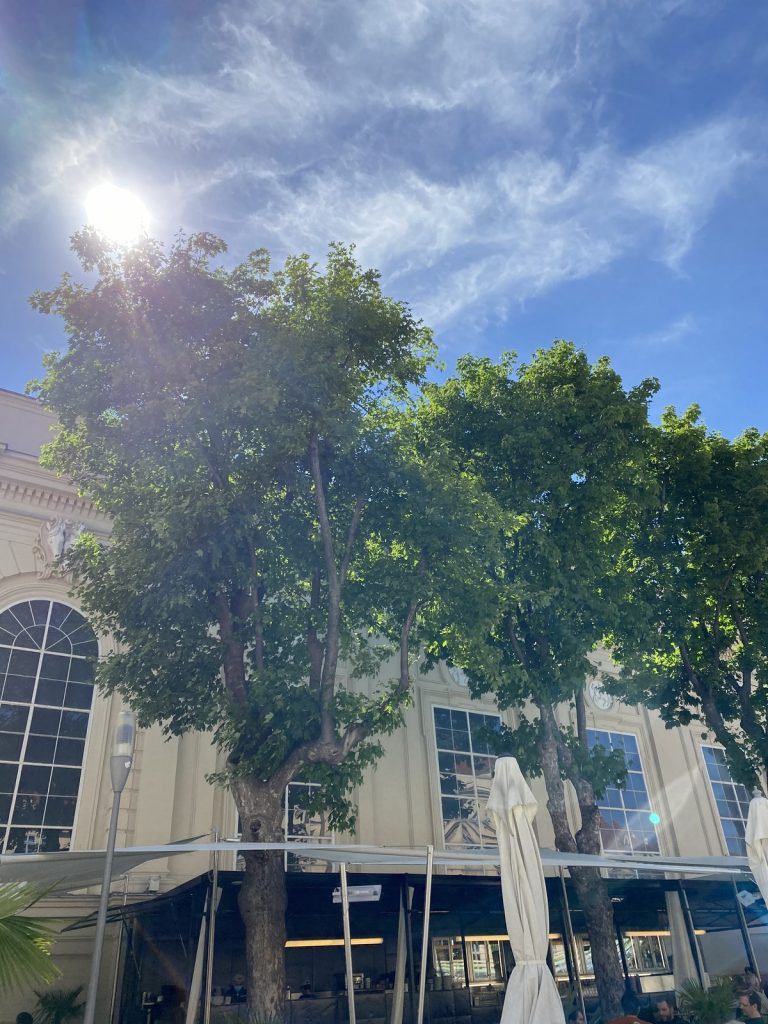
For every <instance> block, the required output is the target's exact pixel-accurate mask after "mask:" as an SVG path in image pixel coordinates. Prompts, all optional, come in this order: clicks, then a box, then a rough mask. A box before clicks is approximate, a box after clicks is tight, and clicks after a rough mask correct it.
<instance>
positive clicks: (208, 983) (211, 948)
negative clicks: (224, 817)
mask: <svg viewBox="0 0 768 1024" xmlns="http://www.w3.org/2000/svg"><path fill="white" fill-rule="evenodd" d="M213 841H214V842H215V843H218V841H219V832H218V830H217V829H214V831H213ZM212 863H213V869H212V871H211V875H210V878H211V889H210V892H209V894H208V935H207V941H206V949H205V985H204V987H203V1024H210V1020H211V993H212V992H213V955H214V953H215V951H216V911H217V910H218V909H219V854H218V851H217V850H214V851H213V856H212Z"/></svg>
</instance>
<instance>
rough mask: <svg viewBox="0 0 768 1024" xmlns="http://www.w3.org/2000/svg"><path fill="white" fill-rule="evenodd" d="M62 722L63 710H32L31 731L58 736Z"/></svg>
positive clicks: (42, 734)
mask: <svg viewBox="0 0 768 1024" xmlns="http://www.w3.org/2000/svg"><path fill="white" fill-rule="evenodd" d="M60 724H61V712H60V711H53V710H52V709H50V708H35V710H34V711H33V712H32V724H31V725H30V732H35V733H38V734H39V735H41V736H57V735H58V733H59V726H60Z"/></svg>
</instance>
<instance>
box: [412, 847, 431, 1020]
mask: <svg viewBox="0 0 768 1024" xmlns="http://www.w3.org/2000/svg"><path fill="white" fill-rule="evenodd" d="M434 854H435V848H434V846H432V845H430V846H428V847H427V872H426V875H425V876H424V928H423V933H422V936H421V971H420V973H419V1006H418V1010H417V1013H416V1024H424V994H425V992H426V990H427V959H428V957H429V913H430V910H431V907H432V860H433V858H434Z"/></svg>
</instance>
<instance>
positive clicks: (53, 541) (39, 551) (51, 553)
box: [32, 516, 84, 580]
mask: <svg viewBox="0 0 768 1024" xmlns="http://www.w3.org/2000/svg"><path fill="white" fill-rule="evenodd" d="M83 529H84V525H83V523H76V522H74V521H73V520H71V519H63V518H62V517H61V516H57V517H56V518H55V519H49V520H48V521H47V522H46V523H43V525H42V526H41V527H40V532H39V533H38V535H37V540H36V541H35V546H34V548H33V549H32V551H33V553H34V556H35V559H36V562H37V575H38V576H39V577H40V579H41V580H47V579H49V578H50V577H51V576H53V575H54V573H56V572H62V571H63V572H66V569H67V567H66V555H67V552H68V551H69V550H70V548H71V547H72V545H73V544H74V543H75V541H76V540H77V538H78V537H79V536H80V534H81V533H82V532H83Z"/></svg>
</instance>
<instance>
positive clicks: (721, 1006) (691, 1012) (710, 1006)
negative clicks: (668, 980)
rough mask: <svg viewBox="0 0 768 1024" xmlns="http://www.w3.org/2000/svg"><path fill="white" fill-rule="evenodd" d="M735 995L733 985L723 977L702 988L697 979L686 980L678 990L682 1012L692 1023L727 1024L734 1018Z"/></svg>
mask: <svg viewBox="0 0 768 1024" xmlns="http://www.w3.org/2000/svg"><path fill="white" fill-rule="evenodd" d="M735 1002H736V996H735V995H734V991H733V985H732V984H731V982H730V981H728V980H727V979H725V978H721V979H720V980H719V981H716V982H715V983H714V984H713V985H712V986H711V987H710V988H708V989H707V988H704V986H703V985H701V984H700V983H699V982H698V981H693V980H691V981H686V982H685V984H684V985H683V986H682V987H681V989H680V991H679V992H678V1003H679V1005H680V1009H681V1010H682V1011H683V1013H684V1014H685V1015H686V1016H687V1017H690V1018H691V1020H692V1021H693V1022H694V1024H727V1022H728V1021H731V1020H733V1019H734V1013H735V1008H734V1007H735Z"/></svg>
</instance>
